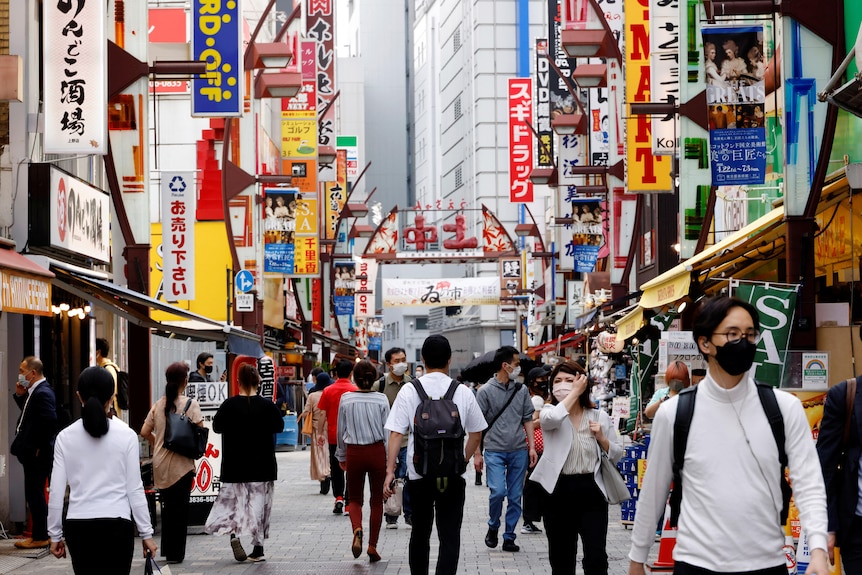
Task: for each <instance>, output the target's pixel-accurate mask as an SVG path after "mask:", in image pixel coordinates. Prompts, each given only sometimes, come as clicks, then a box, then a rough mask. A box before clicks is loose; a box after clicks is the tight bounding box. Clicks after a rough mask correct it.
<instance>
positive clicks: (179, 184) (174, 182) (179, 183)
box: [168, 176, 186, 193]
mask: <svg viewBox="0 0 862 575" xmlns="http://www.w3.org/2000/svg"><path fill="white" fill-rule="evenodd" d="M168 189H169V190H170V191H172V192H176V193H182V192H184V191H186V181H185V180H184V179H183V177H182V176H174V177H173V178H171V182H170V183H169V184H168Z"/></svg>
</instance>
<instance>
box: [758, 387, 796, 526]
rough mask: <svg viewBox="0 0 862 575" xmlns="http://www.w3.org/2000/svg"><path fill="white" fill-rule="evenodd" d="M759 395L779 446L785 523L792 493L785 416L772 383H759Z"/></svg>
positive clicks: (776, 443) (782, 513) (782, 519)
mask: <svg viewBox="0 0 862 575" xmlns="http://www.w3.org/2000/svg"><path fill="white" fill-rule="evenodd" d="M757 395H758V396H759V397H760V403H761V405H763V411H764V412H765V413H766V419H767V420H768V421H769V427H770V428H771V429H772V436H773V437H774V438H775V446H776V447H777V448H778V462H779V463H780V464H781V469H780V472H781V524H782V525H784V524H785V523H786V522H787V514H788V511H789V505H790V495H791V493H792V490H791V489H790V484H788V483H787V476H786V474H785V469H786V468H787V451H785V448H784V417H783V416H782V415H781V409H780V408H779V407H778V400H777V399H775V391H774V390H773V387H772V386H771V385H767V384H765V383H758V384H757Z"/></svg>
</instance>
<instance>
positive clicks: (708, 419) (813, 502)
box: [629, 373, 827, 572]
mask: <svg viewBox="0 0 862 575" xmlns="http://www.w3.org/2000/svg"><path fill="white" fill-rule="evenodd" d="M775 397H776V399H777V400H778V406H779V409H780V410H781V415H782V416H783V418H784V430H785V431H784V432H785V451H786V453H787V458H788V468H789V470H790V479H791V481H792V485H793V496H794V500H795V502H796V506H797V507H798V509H799V515H800V519H801V520H802V528H803V529H804V530H805V532H806V534H807V536H808V544H809V546H810V547H811V548H812V549H815V548H819V549H824V550H825V549H826V529H827V519H826V490H825V488H824V484H823V475H822V473H821V471H820V464H819V459H818V458H817V452H816V450H815V446H814V440H813V439H812V437H811V429H810V427H809V425H808V420H807V418H806V416H805V412H804V410H803V408H802V404H801V403H800V402H799V400H798V399H797V398H795V397H794V396H792V395H790V394H789V393H786V392H783V391H779V390H776V391H775ZM678 403H679V399H678V396H677V397H674V398H672V399H670V400H668V401H667V402H665V404H664V405H663V406H662V407H661V409H659V410H658V412H657V413H656V418H655V420H654V421H653V427H652V439H651V441H650V446H649V456H648V460H647V471H646V475H645V476H644V481H643V488H642V489H641V492H640V497H639V500H638V507H637V515H636V516H635V525H634V529H633V531H632V546H631V550H630V552H629V559H631V560H632V561H637V562H641V563H644V562H646V560H647V556H648V555H649V550H650V546H651V545H652V543H653V540H654V537H655V525H656V522H657V521H658V518H659V515H660V514H661V512H662V510H664V508H665V503H666V501H667V496H668V492H669V490H670V485H671V480H672V477H673V469H672V465H673V435H674V433H673V425H674V421H675V419H676V410H677V405H678ZM779 468H780V464H779V462H778V447H777V446H776V445H775V438H774V436H773V435H772V431H771V429H770V427H769V422H768V421H767V418H766V414H765V412H764V410H763V406H762V405H761V403H760V398H759V397H758V395H757V389H756V387H755V384H754V383H753V381H751V380H749V379H748V376H747V375H746V376H745V377H744V378H743V380H742V381H741V382H740V383H739V384H738V385H737V386H736V387H734V388H733V389H730V390H727V389H724V388H721V387H719V386H718V385H717V384H716V383H715V381H714V380H713V379H712V377H711V376H710V375H709V373H707V376H706V379H704V380H703V381H701V382H700V383H699V384H698V390H697V400H696V401H695V407H694V416H693V418H692V422H691V428H690V430H689V435H688V446H687V448H686V451H685V462H684V465H683V469H682V483H683V490H682V504H681V506H680V516H679V525H678V527H679V530H678V532H677V537H676V547H675V548H674V552H673V558H674V560H675V561H683V562H685V563H689V564H691V565H694V566H697V567H702V568H704V569H709V570H712V571H725V572H726V571H754V570H759V569H766V568H769V567H775V566H777V565H783V564H784V553H783V551H782V545H784V531H783V529H782V527H781V526H780V525H779V515H780V512H781V487H780V475H779ZM722 550H732V552H730V553H725V552H722Z"/></svg>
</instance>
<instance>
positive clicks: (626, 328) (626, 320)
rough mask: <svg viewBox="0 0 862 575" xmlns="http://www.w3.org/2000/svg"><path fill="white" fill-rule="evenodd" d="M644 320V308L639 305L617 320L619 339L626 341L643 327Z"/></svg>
mask: <svg viewBox="0 0 862 575" xmlns="http://www.w3.org/2000/svg"><path fill="white" fill-rule="evenodd" d="M643 320H644V308H642V307H640V306H637V307H635V308H634V309H633V310H632V311H630V312H629V313H627V314H626V315H625V316H624V317H622V318H621V319H619V320H617V322H616V326H617V341H625V340H627V339H628V338H630V337H632V336H633V335H634V334H636V333H637V331H638V330H639V329H640V328H641V324H642V323H643Z"/></svg>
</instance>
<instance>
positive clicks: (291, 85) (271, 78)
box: [254, 72, 302, 99]
mask: <svg viewBox="0 0 862 575" xmlns="http://www.w3.org/2000/svg"><path fill="white" fill-rule="evenodd" d="M300 90H302V74H301V73H299V72H276V73H271V74H264V73H261V74H258V75H257V78H256V79H255V81H254V97H255V98H257V99H261V98H293V97H294V96H296V95H297V94H299V91H300Z"/></svg>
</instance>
